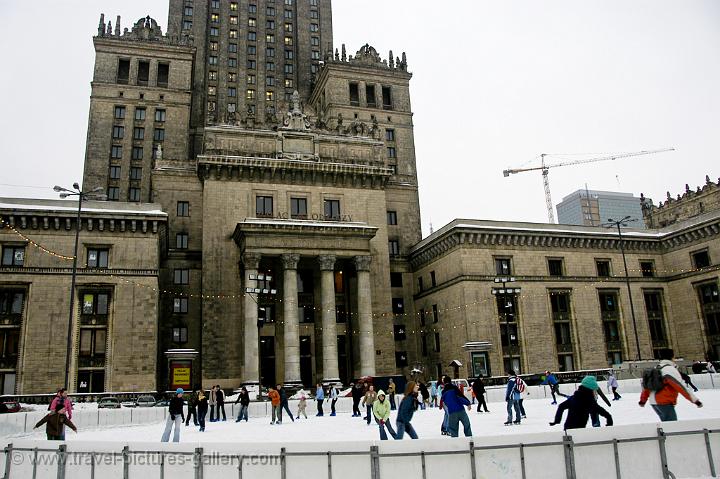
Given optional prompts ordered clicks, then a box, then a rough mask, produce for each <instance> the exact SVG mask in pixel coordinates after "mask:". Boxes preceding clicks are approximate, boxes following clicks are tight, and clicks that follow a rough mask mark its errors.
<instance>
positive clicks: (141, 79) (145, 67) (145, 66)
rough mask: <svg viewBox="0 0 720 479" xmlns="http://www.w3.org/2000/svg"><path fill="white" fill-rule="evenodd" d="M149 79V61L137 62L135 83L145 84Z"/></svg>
mask: <svg viewBox="0 0 720 479" xmlns="http://www.w3.org/2000/svg"><path fill="white" fill-rule="evenodd" d="M149 80H150V62H147V61H142V60H141V61H139V62H138V73H137V84H138V85H147V84H148V81H149Z"/></svg>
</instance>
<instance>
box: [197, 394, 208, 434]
mask: <svg viewBox="0 0 720 479" xmlns="http://www.w3.org/2000/svg"><path fill="white" fill-rule="evenodd" d="M207 412H208V398H207V396H206V395H205V391H203V390H202V389H198V390H197V415H198V422H199V423H200V432H203V431H205V416H206V415H207Z"/></svg>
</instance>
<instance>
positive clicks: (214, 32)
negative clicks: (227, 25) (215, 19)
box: [210, 27, 220, 37]
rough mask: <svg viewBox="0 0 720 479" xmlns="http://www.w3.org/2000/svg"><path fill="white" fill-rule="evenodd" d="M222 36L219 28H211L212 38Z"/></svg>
mask: <svg viewBox="0 0 720 479" xmlns="http://www.w3.org/2000/svg"><path fill="white" fill-rule="evenodd" d="M219 35H220V29H219V28H218V27H210V36H211V37H217V36H219Z"/></svg>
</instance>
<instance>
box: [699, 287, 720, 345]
mask: <svg viewBox="0 0 720 479" xmlns="http://www.w3.org/2000/svg"><path fill="white" fill-rule="evenodd" d="M698 294H699V296H700V306H701V308H702V314H703V317H704V318H705V327H706V334H707V335H708V336H717V335H719V334H720V293H719V292H718V285H717V283H707V284H703V285H700V286H699V287H698Z"/></svg>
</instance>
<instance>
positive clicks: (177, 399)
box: [161, 388, 185, 442]
mask: <svg viewBox="0 0 720 479" xmlns="http://www.w3.org/2000/svg"><path fill="white" fill-rule="evenodd" d="M184 392H185V391H183V388H177V389H176V390H175V396H173V398H172V399H170V404H169V405H168V417H167V420H166V421H165V431H164V432H163V435H162V439H161V441H162V442H168V441H169V440H170V431H171V430H172V428H173V425H174V427H175V433H174V434H173V442H180V426H181V425H182V423H183V422H185V413H184V412H183V393H184Z"/></svg>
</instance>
